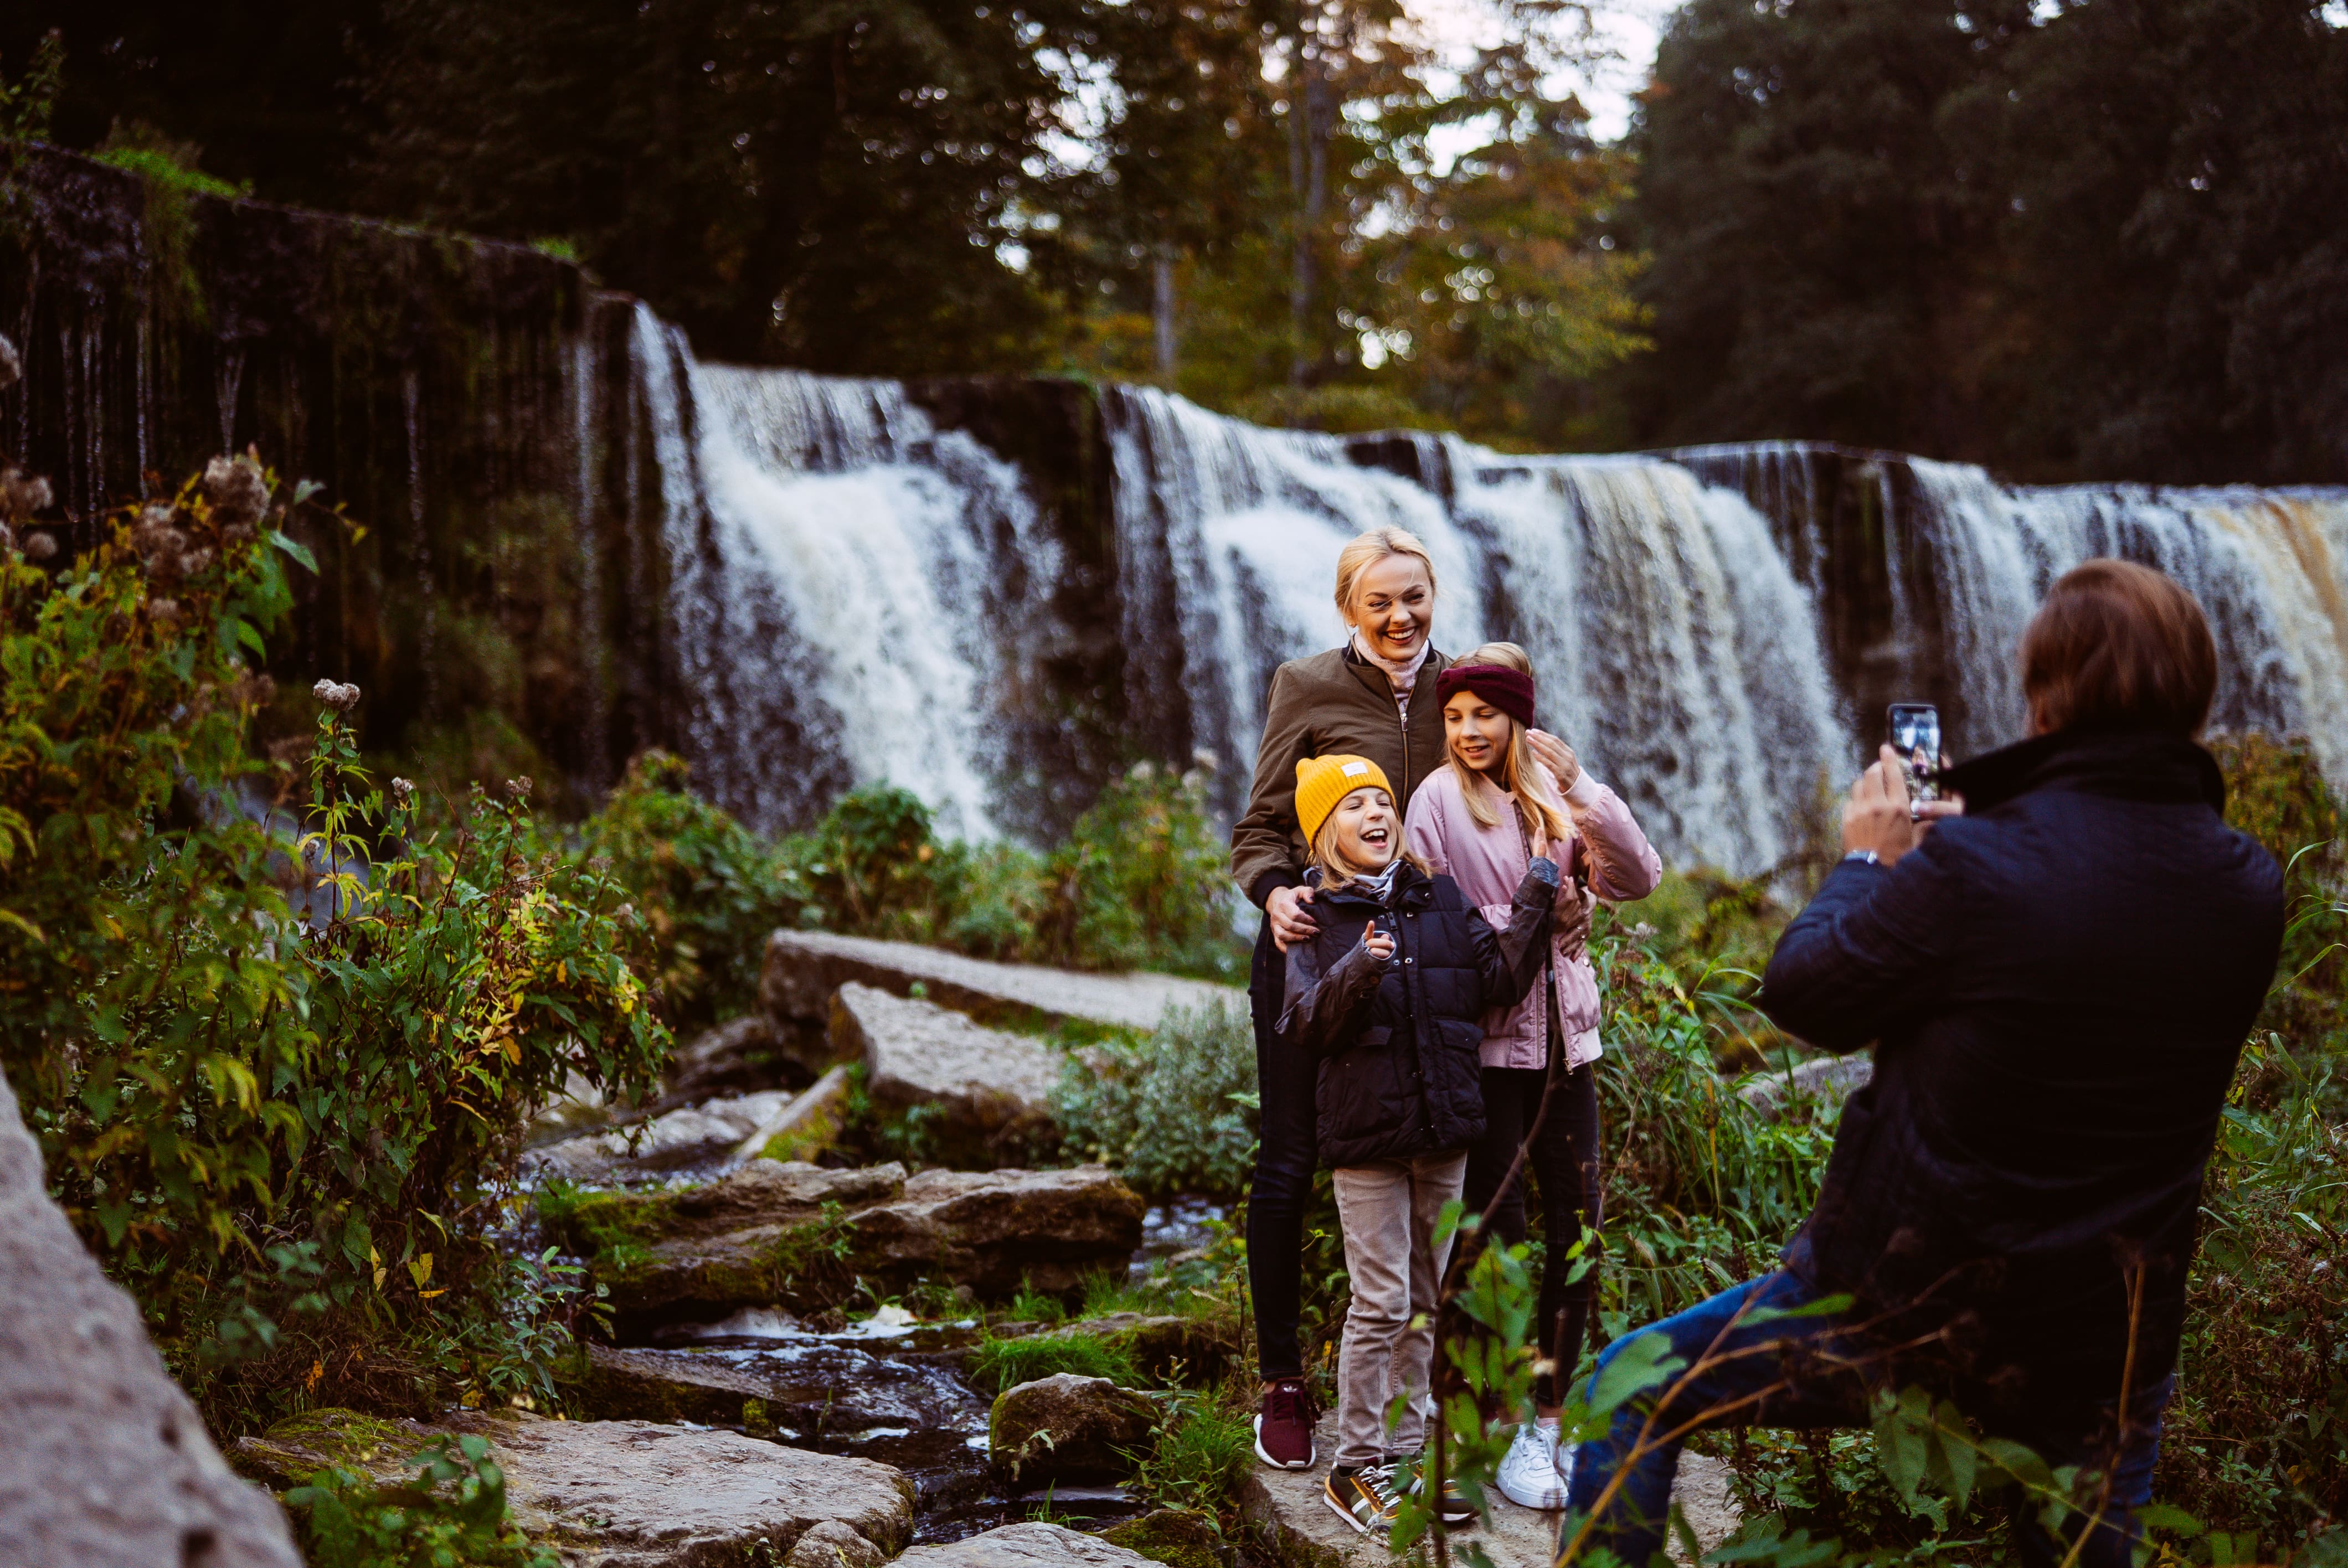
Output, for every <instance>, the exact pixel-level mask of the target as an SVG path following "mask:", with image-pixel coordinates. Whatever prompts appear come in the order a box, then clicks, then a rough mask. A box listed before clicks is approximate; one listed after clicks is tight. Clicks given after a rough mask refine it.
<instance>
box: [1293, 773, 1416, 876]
mask: <svg viewBox="0 0 2348 1568" xmlns="http://www.w3.org/2000/svg"><path fill="white" fill-rule="evenodd" d="M1363 787H1364V788H1365V789H1377V786H1376V785H1375V784H1365V785H1364V786H1363ZM1378 793H1379V794H1383V795H1385V797H1386V805H1387V806H1388V808H1389V809H1392V810H1393V811H1394V814H1395V828H1394V830H1395V836H1396V838H1397V839H1399V838H1400V836H1401V834H1402V812H1401V809H1400V808H1399V807H1396V806H1395V803H1394V796H1393V795H1392V794H1389V793H1388V792H1386V791H1385V790H1378ZM1395 859H1397V860H1407V861H1409V862H1410V863H1411V865H1412V866H1414V867H1416V869H1417V870H1418V871H1419V872H1420V873H1421V874H1422V875H1424V876H1434V875H1435V873H1434V871H1433V870H1432V869H1431V868H1430V867H1429V866H1427V864H1426V861H1425V860H1422V859H1421V858H1419V857H1418V856H1416V855H1413V854H1412V853H1411V852H1410V851H1409V850H1408V849H1397V850H1396V851H1395ZM1313 865H1315V866H1319V867H1320V868H1321V890H1322V891H1323V892H1324V893H1334V892H1337V891H1338V890H1339V889H1341V888H1344V887H1349V886H1352V885H1353V882H1354V878H1355V877H1357V876H1376V875H1377V874H1378V873H1379V872H1381V871H1383V870H1385V866H1356V865H1355V864H1354V862H1352V861H1351V860H1348V859H1346V858H1345V856H1344V855H1342V854H1340V853H1339V852H1338V849H1337V814H1336V813H1335V812H1334V811H1332V812H1331V813H1330V814H1329V815H1327V816H1325V817H1323V818H1322V819H1321V831H1320V832H1318V833H1316V834H1314V835H1313Z"/></svg>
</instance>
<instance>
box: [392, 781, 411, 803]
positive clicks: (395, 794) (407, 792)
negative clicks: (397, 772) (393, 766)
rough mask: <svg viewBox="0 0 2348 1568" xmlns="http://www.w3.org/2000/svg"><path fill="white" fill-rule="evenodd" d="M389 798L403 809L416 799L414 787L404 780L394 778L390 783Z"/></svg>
mask: <svg viewBox="0 0 2348 1568" xmlns="http://www.w3.org/2000/svg"><path fill="white" fill-rule="evenodd" d="M391 798H392V800H393V802H394V803H396V804H398V805H399V806H400V807H401V808H402V809H405V808H406V807H407V805H409V804H411V803H413V802H414V801H415V799H416V786H415V785H414V784H410V783H409V782H408V781H407V780H406V779H403V778H395V779H393V780H392V781H391Z"/></svg>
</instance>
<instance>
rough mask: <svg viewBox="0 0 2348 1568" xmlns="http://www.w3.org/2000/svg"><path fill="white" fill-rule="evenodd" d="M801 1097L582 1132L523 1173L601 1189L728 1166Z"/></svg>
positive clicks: (743, 1102)
mask: <svg viewBox="0 0 2348 1568" xmlns="http://www.w3.org/2000/svg"><path fill="white" fill-rule="evenodd" d="M797 1098H798V1096H797V1095H795V1094H793V1093H792V1092H791V1091H789V1090H788V1089H768V1090H761V1091H758V1092H757V1093H753V1094H739V1095H733V1096H729V1097H727V1098H726V1099H722V1100H712V1101H708V1102H705V1103H703V1104H699V1105H686V1106H682V1107H679V1108H678V1109H676V1110H675V1111H669V1112H663V1113H662V1114H660V1115H658V1116H655V1117H654V1118H652V1119H651V1120H650V1121H648V1122H638V1123H636V1124H634V1125H633V1126H628V1127H612V1128H607V1129H604V1130H602V1131H600V1132H583V1133H581V1134H580V1135H578V1136H577V1137H572V1138H565V1139H563V1140H561V1142H560V1143H548V1144H545V1145H544V1146H542V1147H540V1148H536V1149H532V1150H530V1152H529V1153H525V1154H524V1155H523V1156H522V1158H521V1169H522V1173H523V1174H525V1175H528V1176H533V1177H537V1178H539V1179H541V1180H543V1179H545V1178H548V1177H559V1178H561V1180H563V1181H567V1182H577V1183H580V1184H584V1185H600V1184H606V1183H613V1182H627V1181H638V1180H645V1179H651V1178H657V1177H660V1176H664V1175H666V1174H668V1173H671V1172H675V1171H682V1170H686V1169H689V1168H691V1167H694V1166H696V1165H705V1164H708V1163H712V1162H717V1163H726V1162H729V1161H731V1160H732V1159H733V1158H734V1157H735V1150H736V1147H737V1146H738V1145H740V1144H741V1143H743V1141H744V1140H746V1139H747V1138H748V1137H749V1136H750V1135H751V1134H752V1133H754V1132H757V1130H758V1129H759V1128H760V1127H762V1126H764V1125H766V1124H767V1122H772V1121H774V1120H775V1119H776V1118H777V1117H778V1115H779V1114H780V1113H781V1112H783V1111H784V1109H785V1108H787V1107H788V1105H789V1104H790V1103H791V1102H793V1101H794V1100H796V1099H797Z"/></svg>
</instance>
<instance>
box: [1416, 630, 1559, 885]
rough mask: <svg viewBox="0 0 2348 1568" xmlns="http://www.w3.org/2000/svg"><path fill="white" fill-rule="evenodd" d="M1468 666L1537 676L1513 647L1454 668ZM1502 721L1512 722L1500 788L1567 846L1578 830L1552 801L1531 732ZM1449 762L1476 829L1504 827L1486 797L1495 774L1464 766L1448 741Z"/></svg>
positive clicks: (1498, 645) (1500, 645)
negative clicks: (1529, 743)
mask: <svg viewBox="0 0 2348 1568" xmlns="http://www.w3.org/2000/svg"><path fill="white" fill-rule="evenodd" d="M1463 664H1498V665H1500V666H1502V667H1503V668H1505V669H1509V670H1514V671H1517V672H1518V673H1519V674H1523V675H1529V674H1531V673H1532V672H1533V661H1532V660H1531V659H1530V658H1529V657H1528V656H1527V655H1526V653H1525V651H1524V650H1523V649H1521V648H1519V647H1518V646H1517V645H1516V644H1515V643H1513V642H1487V643H1486V644H1484V646H1483V647H1481V648H1478V649H1477V650H1476V651H1474V652H1472V653H1463V654H1461V655H1460V656H1459V657H1458V658H1457V660H1455V661H1452V665H1451V667H1452V668H1453V669H1455V670H1457V669H1458V668H1459V667H1460V666H1461V665H1463ZM1501 717H1503V718H1505V719H1507V720H1508V721H1509V744H1508V749H1507V750H1506V751H1505V752H1504V753H1502V755H1501V759H1500V779H1499V784H1500V789H1501V791H1502V793H1503V794H1507V795H1509V797H1510V798H1512V799H1513V800H1515V802H1516V803H1517V804H1518V805H1519V807H1520V808H1521V809H1522V810H1523V811H1524V814H1525V815H1527V816H1528V817H1529V818H1531V819H1532V820H1533V821H1535V822H1537V823H1539V824H1540V826H1541V832H1542V833H1544V834H1546V835H1548V837H1549V841H1550V843H1551V844H1560V843H1562V842H1564V840H1565V838H1566V836H1567V835H1569V834H1570V833H1571V832H1572V828H1571V826H1570V825H1569V824H1568V823H1567V821H1566V818H1565V810H1564V808H1563V807H1562V806H1560V805H1559V804H1557V803H1556V802H1555V801H1552V800H1551V799H1550V795H1549V788H1548V785H1547V784H1546V783H1545V782H1544V781H1545V780H1546V778H1547V774H1545V772H1544V771H1543V770H1542V769H1541V768H1540V765H1539V764H1536V763H1535V762H1534V761H1533V755H1532V749H1531V748H1530V747H1529V746H1527V745H1526V744H1525V727H1524V726H1523V725H1522V724H1520V723H1517V720H1516V716H1515V715H1514V714H1509V713H1504V714H1502V715H1501ZM1443 759H1444V761H1445V762H1447V764H1450V767H1451V771H1452V772H1453V773H1455V774H1457V775H1458V776H1459V798H1460V799H1461V800H1462V801H1464V802H1466V803H1467V806H1468V815H1469V816H1472V817H1474V818H1475V819H1476V825H1478V827H1498V826H1499V825H1500V817H1499V814H1498V812H1496V811H1494V810H1493V809H1492V803H1491V800H1490V799H1489V797H1488V796H1487V795H1486V794H1484V781H1485V780H1486V779H1487V778H1488V777H1490V776H1491V775H1490V774H1485V773H1482V772H1479V771H1478V770H1477V769H1475V768H1471V767H1469V766H1468V764H1466V763H1463V762H1461V761H1460V760H1459V753H1457V752H1456V751H1454V750H1452V749H1451V743H1450V742H1449V741H1445V742H1444V743H1443Z"/></svg>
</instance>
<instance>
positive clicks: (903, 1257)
mask: <svg viewBox="0 0 2348 1568" xmlns="http://www.w3.org/2000/svg"><path fill="white" fill-rule="evenodd" d="M1145 1206H1146V1205H1144V1204H1143V1203H1142V1200H1141V1198H1140V1196H1139V1195H1138V1194H1136V1193H1135V1192H1134V1191H1133V1189H1131V1188H1130V1187H1128V1186H1127V1185H1126V1184H1124V1183H1123V1182H1122V1181H1120V1180H1118V1179H1117V1176H1116V1175H1115V1173H1112V1172H1110V1171H1107V1170H1106V1169H1104V1168H1103V1167H1101V1166H1098V1165H1086V1166H1080V1167H1078V1168H1076V1169H1074V1170H1066V1171H936V1170H932V1171H924V1172H922V1173H921V1174H919V1175H917V1176H913V1177H911V1178H910V1179H908V1178H907V1176H906V1174H905V1169H904V1167H903V1166H902V1165H899V1164H896V1163H889V1164H884V1165H873V1166H869V1167H866V1168H863V1169H860V1170H853V1171H832V1170H824V1169H821V1168H819V1167H817V1166H814V1165H809V1164H805V1163H799V1162H797V1161H788V1162H787V1161H778V1160H753V1161H751V1162H750V1163H748V1164H747V1165H745V1166H743V1167H742V1168H741V1169H740V1170H738V1171H736V1172H734V1173H731V1174H730V1175H727V1176H726V1177H724V1178H723V1179H721V1180H719V1181H716V1182H712V1183H710V1184H708V1185H706V1186H702V1187H695V1188H690V1189H686V1190H684V1191H672V1192H658V1193H608V1194H592V1195H591V1196H588V1197H585V1198H581V1199H577V1200H574V1201H572V1203H571V1204H569V1205H568V1206H567V1207H566V1208H565V1209H564V1210H563V1211H561V1213H559V1214H550V1215H549V1216H548V1217H549V1218H550V1219H551V1221H552V1222H553V1223H554V1224H555V1225H557V1227H558V1228H559V1229H561V1231H563V1232H564V1233H565V1234H566V1235H567V1236H568V1238H569V1239H570V1240H571V1241H572V1244H573V1245H576V1246H578V1247H579V1248H580V1249H581V1250H582V1251H585V1252H589V1253H592V1254H593V1255H594V1256H593V1263H594V1268H595V1275H596V1277H597V1279H598V1280H599V1281H601V1282H602V1284H604V1285H606V1286H609V1287H610V1289H611V1300H612V1305H613V1310H614V1311H615V1312H617V1313H618V1314H619V1315H620V1317H621V1318H622V1319H623V1325H624V1326H627V1327H631V1328H633V1327H642V1326H644V1325H645V1324H647V1323H658V1322H664V1321H680V1320H686V1321H689V1320H702V1321H706V1320H709V1319H713V1318H717V1317H725V1316H726V1315H727V1314H728V1313H731V1312H733V1311H735V1310H736V1309H737V1308H740V1307H764V1306H769V1305H779V1306H791V1307H800V1306H822V1305H828V1304H829V1303H830V1302H831V1301H834V1300H837V1299H838V1298H839V1295H840V1293H841V1292H843V1291H844V1290H845V1289H846V1287H847V1286H848V1285H849V1283H850V1281H852V1280H853V1279H854V1278H856V1277H857V1276H863V1277H864V1278H865V1279H867V1280H870V1281H871V1282H873V1283H874V1284H876V1285H880V1286H884V1287H900V1288H901V1287H903V1286H910V1285H911V1284H913V1283H914V1282H915V1281H917V1280H921V1279H924V1278H927V1279H931V1280H935V1281H939V1282H942V1283H950V1284H963V1285H968V1286H971V1288H972V1290H973V1292H974V1293H975V1294H977V1295H979V1296H986V1297H990V1298H1001V1297H1004V1296H1010V1295H1012V1294H1014V1292H1016V1291H1017V1290H1018V1288H1019V1286H1020V1285H1021V1284H1022V1283H1023V1282H1030V1283H1033V1284H1034V1285H1035V1286H1036V1287H1037V1288H1038V1289H1042V1290H1047V1291H1072V1290H1075V1289H1076V1288H1077V1287H1078V1286H1080V1285H1081V1284H1082V1283H1083V1280H1084V1276H1086V1274H1087V1273H1089V1272H1091V1271H1092V1270H1094V1269H1097V1268H1103V1267H1122V1266H1124V1264H1125V1262H1126V1260H1127V1259H1128V1258H1129V1257H1130V1256H1131V1255H1132V1254H1133V1249H1134V1248H1135V1247H1136V1246H1138V1245H1140V1240H1141V1216H1142V1214H1143V1212H1144V1209H1145Z"/></svg>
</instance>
